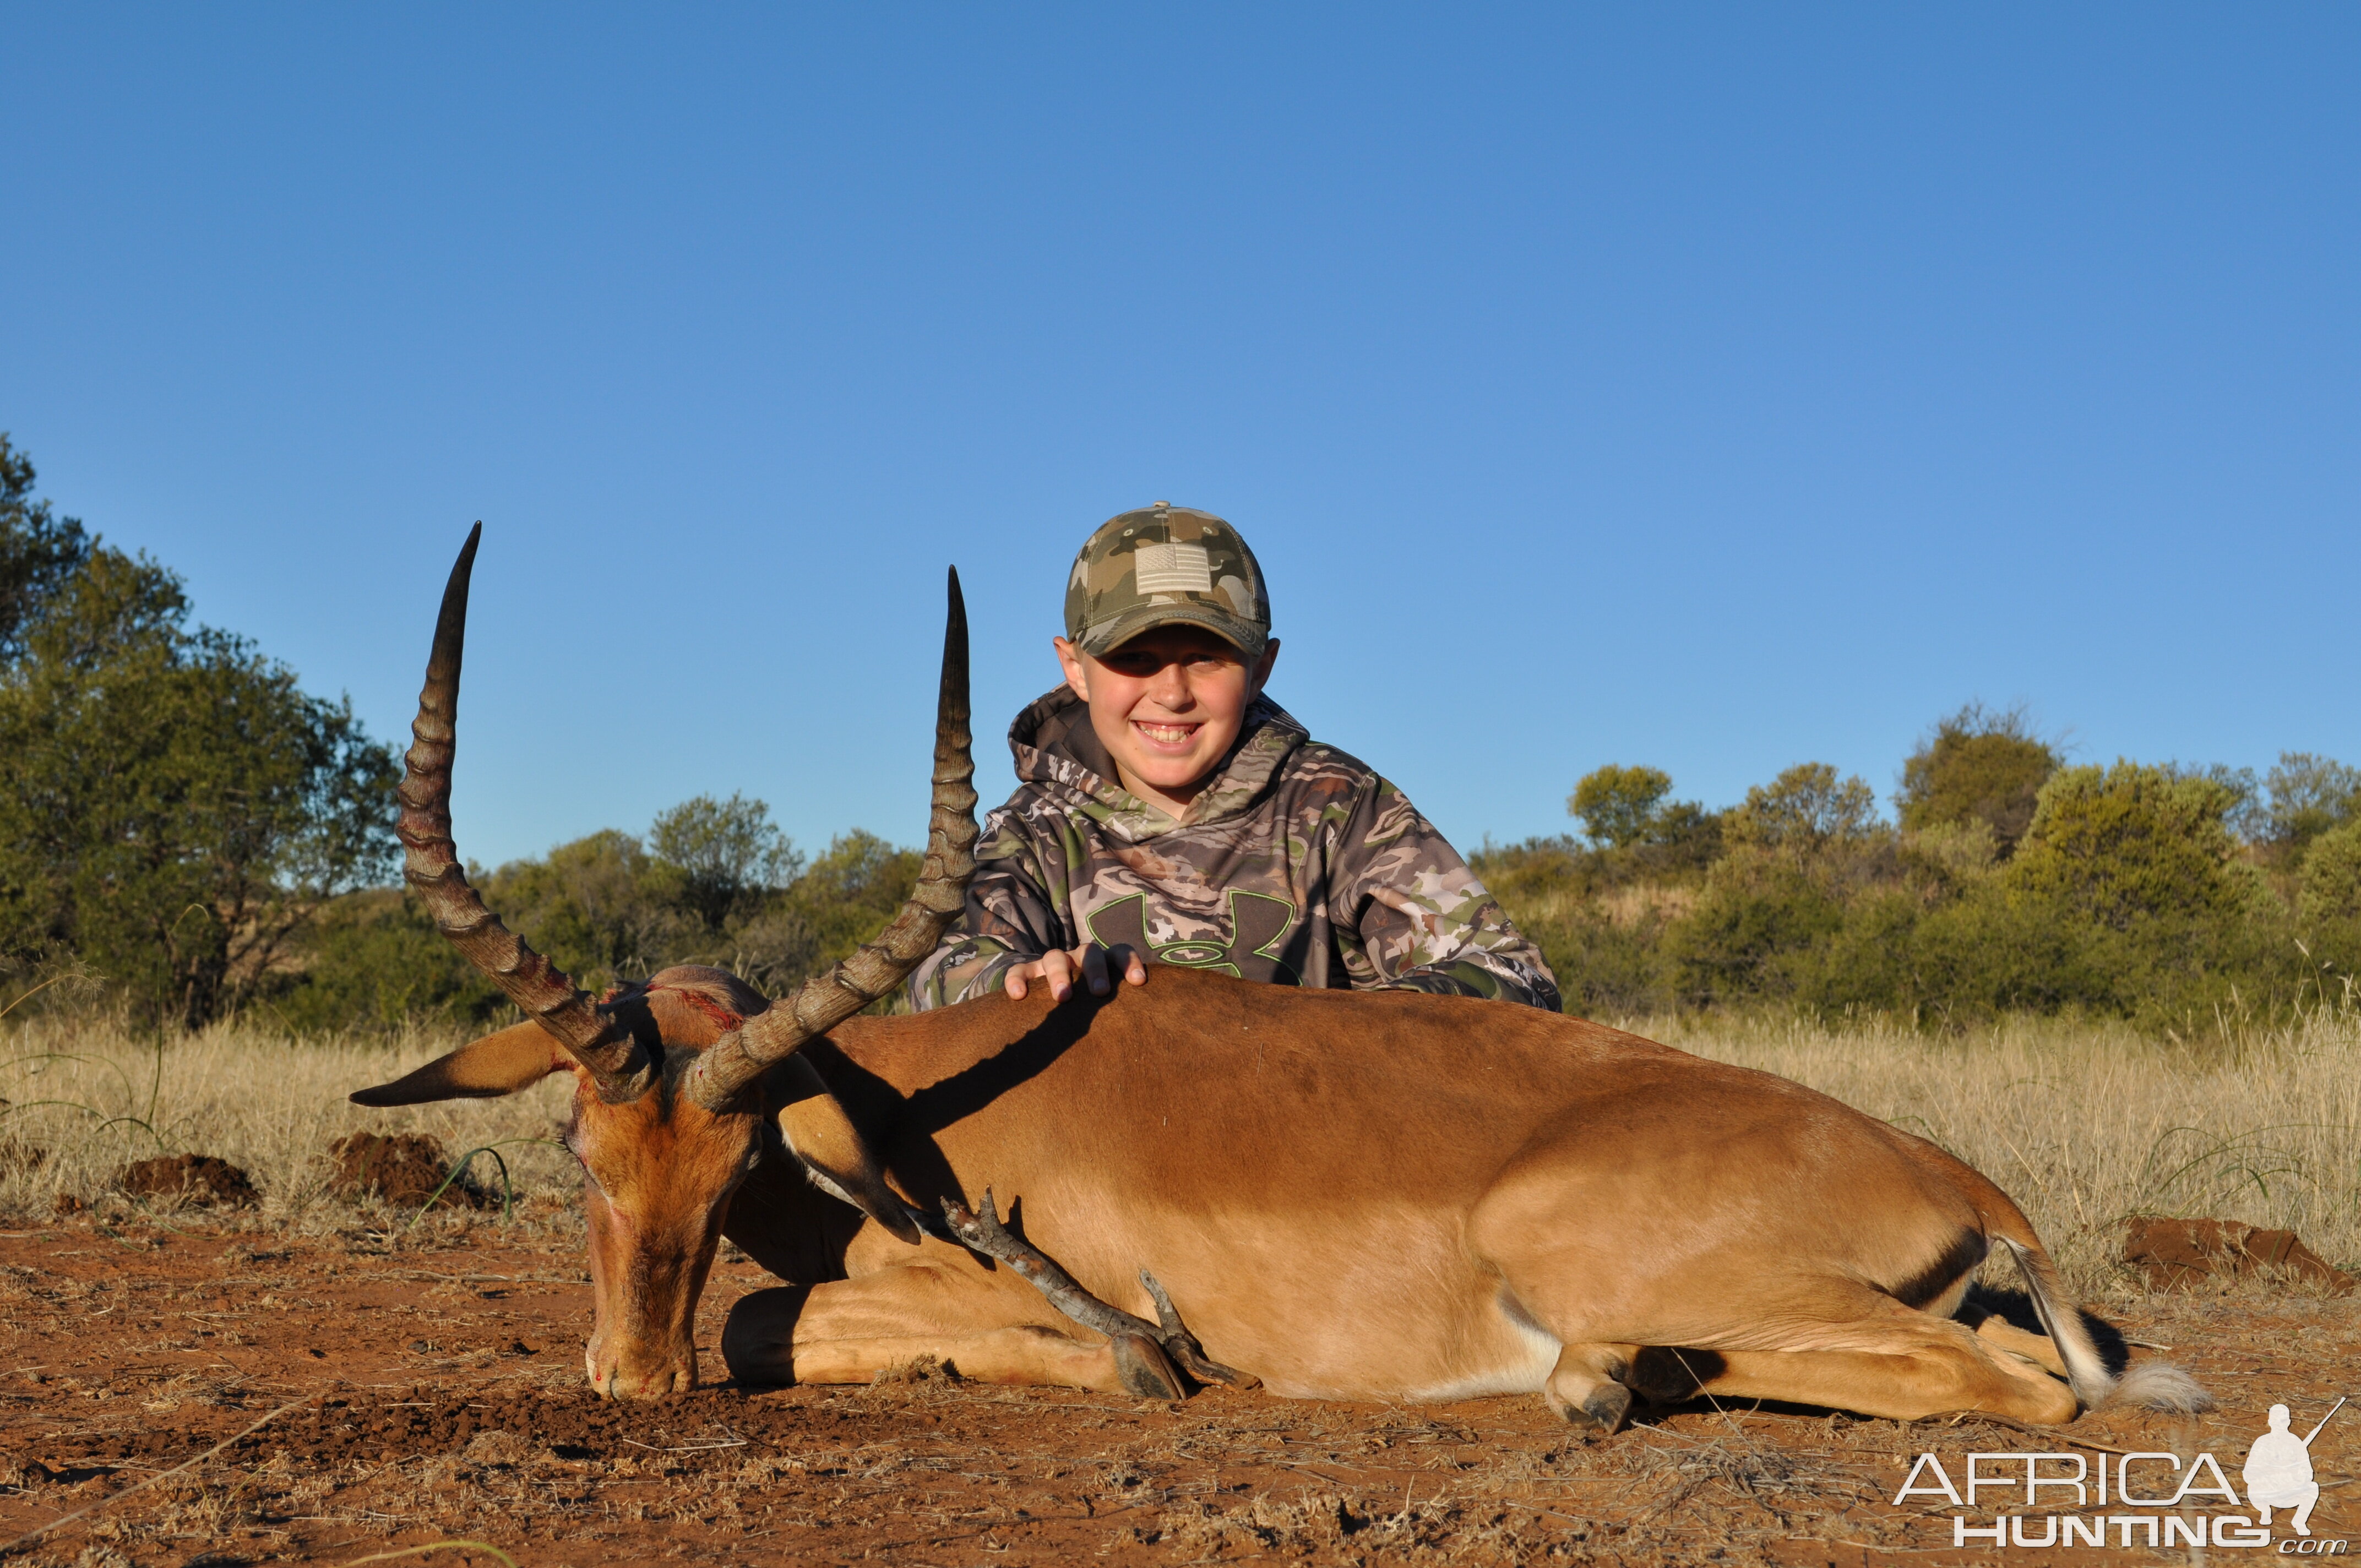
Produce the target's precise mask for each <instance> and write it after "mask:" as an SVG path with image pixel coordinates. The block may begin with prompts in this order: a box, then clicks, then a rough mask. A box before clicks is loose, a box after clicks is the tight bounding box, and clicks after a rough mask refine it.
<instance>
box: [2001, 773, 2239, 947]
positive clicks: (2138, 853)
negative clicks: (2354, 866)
mask: <svg viewBox="0 0 2361 1568" xmlns="http://www.w3.org/2000/svg"><path fill="white" fill-rule="evenodd" d="M2235 804H2236V799H2235V795H2234V794H2233V792H2231V791H2230V790H2229V789H2227V788H2225V787H2224V786H2223V785H2222V784H2218V783H2215V782H2213V781H2212V780H2208V779H2203V778H2192V777H2186V776H2184V777H2178V778H2176V777H2174V776H2173V775H2172V774H2171V773H2168V772H2167V771H2166V770H2164V769H2162V768H2154V767H2143V766H2141V765H2140V764H2138V763H2136V762H2117V763H2116V764H2115V765H2114V767H2112V768H2097V767H2081V768H2067V769H2063V770H2061V771H2060V772H2059V773H2056V774H2054V775H2052V777H2051V778H2050V780H2049V782H2048V784H2044V785H2043V786H2042V788H2041V795H2040V799H2039V802H2038V804H2037V806H2036V807H2035V810H2034V815H2033V821H2032V824H2031V826H2030V827H2029V828H2028V829H2027V830H2026V837H2025V840H2024V842H2023V844H2022V845H2021V846H2020V847H2019V848H2018V850H2017V853H2016V856H2015V860H2014V861H2012V862H2011V864H2010V866H2009V871H2008V880H2009V883H2010V884H2011V885H2012V886H2013V887H2014V888H2015V889H2017V890H2019V891H2022V892H2024V893H2026V894H2032V895H2035V896H2037V897H2047V898H2054V899H2057V900H2059V902H2060V903H2061V904H2062V905H2064V906H2065V907H2067V908H2069V909H2070V910H2072V911H2073V912H2074V913H2076V914H2077V915H2080V916H2082V917H2084V918H2086V919H2089V920H2092V921H2095V922H2096V923H2098V924H2100V925H2103V926H2105V927H2109V928H2111V929H2114V930H2117V931H2127V930H2130V929H2132V928H2133V927H2136V926H2139V925H2142V924H2153V923H2158V922H2164V923H2171V924H2186V923H2190V922H2196V923H2201V924H2202V923H2211V922H2217V921H2223V920H2233V919H2236V918H2238V917H2240V916H2244V915H2246V914H2248V913H2250V912H2252V911H2254V910H2255V908H2256V907H2257V901H2258V900H2259V899H2261V898H2262V897H2264V896H2266V895H2265V894H2264V890H2263V888H2262V884H2261V883H2260V880H2259V879H2258V878H2257V876H2256V875H2255V874H2254V872H2253V869H2252V868H2251V867H2249V866H2247V865H2246V864H2245V863H2244V862H2243V861H2239V860H2238V859H2237V844H2236V843H2235V840H2233V839H2232V838H2231V836H2230V831H2229V828H2228V827H2227V825H2226V823H2225V820H2224V819H2225V817H2227V816H2228V813H2229V811H2230V809H2231V807H2232V806H2235Z"/></svg>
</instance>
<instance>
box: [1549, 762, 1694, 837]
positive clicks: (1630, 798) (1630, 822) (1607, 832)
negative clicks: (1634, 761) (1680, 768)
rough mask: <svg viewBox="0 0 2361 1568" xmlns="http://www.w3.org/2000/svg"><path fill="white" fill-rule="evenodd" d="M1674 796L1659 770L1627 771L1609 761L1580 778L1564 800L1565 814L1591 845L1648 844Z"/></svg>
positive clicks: (1667, 778)
mask: <svg viewBox="0 0 2361 1568" xmlns="http://www.w3.org/2000/svg"><path fill="white" fill-rule="evenodd" d="M1672 793H1673V776H1672V774H1670V773H1665V772H1664V770H1663V769H1661V768H1649V767H1637V768H1626V767H1621V766H1619V765H1618V764H1616V763H1613V762H1609V763H1608V764H1607V765H1606V766H1605V767H1603V768H1593V769H1592V770H1591V771H1590V772H1588V773H1585V774H1583V775H1582V777H1581V779H1580V780H1578V781H1577V782H1576V784H1575V786H1574V794H1572V795H1569V796H1567V797H1566V802H1565V811H1566V815H1567V816H1569V817H1576V818H1578V819H1579V820H1580V821H1581V823H1582V831H1583V835H1584V837H1586V838H1587V839H1589V840H1590V841H1591V842H1592V843H1593V844H1596V845H1600V846H1603V847H1605V848H1608V849H1614V850H1620V849H1623V848H1625V847H1626V846H1628V845H1632V844H1640V843H1645V842H1647V841H1648V840H1649V839H1651V837H1652V836H1653V832H1654V829H1655V828H1656V826H1657V823H1658V819H1659V818H1660V817H1662V815H1663V813H1664V797H1665V796H1666V795H1670V794H1672Z"/></svg>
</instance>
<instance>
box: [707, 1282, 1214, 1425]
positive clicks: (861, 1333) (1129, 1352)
mask: <svg viewBox="0 0 2361 1568" xmlns="http://www.w3.org/2000/svg"><path fill="white" fill-rule="evenodd" d="M1018 1288H1019V1289H1024V1290H1026V1292H1027V1296H1030V1290H1029V1288H1027V1287H1024V1286H1022V1285H1021V1284H1020V1285H1019V1287H1018ZM1027 1304H1028V1303H1027V1302H1026V1301H1024V1300H1022V1299H1017V1300H1014V1301H1012V1300H1011V1299H1008V1298H1007V1297H1006V1296H1005V1295H1004V1293H1003V1292H1002V1291H1000V1290H998V1289H996V1288H994V1286H993V1285H992V1284H990V1283H988V1282H985V1281H983V1280H981V1279H977V1278H973V1277H968V1276H965V1275H964V1274H962V1273H961V1271H959V1270H957V1269H955V1268H945V1267H937V1266H929V1265H924V1264H919V1265H911V1266H906V1267H899V1268H889V1269H884V1270H882V1271H880V1272H879V1273H876V1274H872V1275H865V1276H863V1277H861V1278H859V1279H842V1280H836V1281H832V1282H830V1283H829V1284H826V1285H818V1286H785V1287H780V1288H774V1289H769V1290H757V1291H754V1292H753V1293H752V1294H751V1295H748V1296H744V1297H741V1299H739V1301H738V1303H737V1305H735V1306H734V1307H732V1308H730V1318H729V1321H728V1322H727V1323H726V1324H724V1325H723V1327H722V1331H721V1355H722V1359H723V1360H724V1361H725V1362H727V1363H728V1364H729V1366H730V1375H731V1376H733V1377H735V1378H737V1379H738V1380H739V1381H740V1382H741V1383H757V1384H763V1383H767V1384H783V1383H867V1382H870V1381H872V1380H873V1379H874V1378H875V1377H876V1376H877V1375H878V1374H879V1373H881V1372H884V1371H885V1370H887V1369H888V1368H890V1367H895V1366H902V1365H908V1364H909V1363H910V1362H912V1361H915V1360H917V1359H918V1358H919V1357H921V1356H933V1357H935V1358H936V1359H938V1360H939V1361H941V1362H943V1363H945V1364H946V1365H949V1366H950V1368H951V1369H953V1370H954V1371H956V1372H957V1373H958V1374H959V1375H960V1376H962V1377H966V1378H971V1379H972V1380H974V1381H976V1382H979V1383H1003V1384H1018V1385H1029V1386H1037V1387H1066V1388H1090V1389H1094V1390H1096V1391H1097V1392H1100V1393H1104V1394H1131V1395H1134V1396H1136V1397H1138V1398H1153V1399H1177V1398H1180V1397H1181V1387H1180V1378H1179V1377H1178V1376H1175V1375H1174V1373H1173V1371H1172V1367H1171V1365H1170V1363H1169V1362H1168V1361H1166V1360H1165V1358H1164V1353H1163V1352H1162V1351H1161V1350H1159V1348H1158V1347H1157V1345H1156V1343H1155V1342H1153V1341H1152V1340H1148V1339H1144V1338H1138V1339H1137V1343H1132V1339H1134V1338H1137V1336H1127V1337H1126V1338H1123V1339H1115V1340H1106V1339H1099V1340H1096V1341H1090V1340H1082V1339H1077V1338H1074V1337H1071V1336H1070V1335H1068V1334H1067V1333H1065V1332H1061V1330H1060V1328H1059V1327H1057V1326H1055V1325H1052V1324H1049V1323H1043V1322H1038V1321H1030V1322H1028V1321H1024V1320H1025V1318H1026V1317H1027V1312H1026V1311H1025V1310H1023V1309H1024V1308H1025V1307H1026V1306H1027ZM1030 1305H1032V1306H1033V1307H1035V1308H1036V1309H1038V1307H1039V1306H1040V1305H1041V1303H1040V1302H1039V1299H1038V1297H1036V1298H1032V1300H1031V1302H1030ZM1012 1308H1014V1309H1016V1310H1012Z"/></svg>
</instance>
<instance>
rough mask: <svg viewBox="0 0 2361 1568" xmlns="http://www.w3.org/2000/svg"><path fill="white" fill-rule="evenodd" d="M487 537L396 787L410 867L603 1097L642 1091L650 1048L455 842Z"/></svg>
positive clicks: (432, 900)
mask: <svg viewBox="0 0 2361 1568" xmlns="http://www.w3.org/2000/svg"><path fill="white" fill-rule="evenodd" d="M483 536H484V525H483V524H482V523H480V522H478V524H476V526H475V527H474V528H473V529H471V530H469V531H468V533H467V547H466V548H465V549H463V550H461V551H460V552H459V559H458V562H457V564H456V565H454V566H453V567H452V568H451V580H450V582H449V583H448V584H447V585H446V586H445V587H444V589H443V611H442V614H441V615H440V616H438V617H437V618H436V620H435V622H434V652H432V653H431V654H429V655H428V656H427V660H426V685H425V686H424V688H423V689H422V690H421V691H420V692H419V694H418V718H417V721H416V722H415V723H413V724H412V726H411V727H410V733H411V743H410V752H409V754H408V755H407V756H406V757H404V758H403V759H402V762H403V773H402V780H401V788H400V789H399V790H398V791H397V792H396V794H397V795H398V796H399V797H400V799H401V817H400V820H399V823H398V826H397V827H396V829H395V830H396V832H398V833H399V834H400V835H401V851H402V854H401V874H402V876H403V878H404V879H405V880H407V881H408V882H409V883H410V885H411V886H412V887H414V888H416V889H417V890H418V896H419V900H420V901H421V902H422V903H423V904H424V905H426V911H427V913H428V914H430V915H432V916H434V925H435V928H436V929H438V930H440V931H441V932H442V933H443V935H445V937H448V938H450V939H451V945H452V946H453V947H455V948H458V949H459V951H460V952H461V953H462V954H464V955H465V956H466V958H467V961H468V962H469V963H471V964H474V965H475V966H476V967H477V968H478V969H479V970H483V971H484V973H485V975H486V976H487V977H488V978H489V979H490V981H491V982H492V983H493V984H494V985H497V986H499V987H500V990H501V991H503V992H506V993H507V995H508V999H509V1000H510V1001H511V1002H513V1003H516V1004H517V1006H518V1007H519V1008H521V1009H522V1011H523V1013H524V1015H525V1016H526V1017H528V1018H530V1019H532V1020H533V1022H534V1023H536V1024H538V1025H541V1026H542V1027H543V1028H544V1029H546V1030H547V1031H549V1034H550V1036H551V1037H552V1038H554V1039H555V1040H556V1041H557V1043H558V1044H559V1045H561V1046H563V1047H566V1051H567V1052H568V1053H569V1054H571V1055H572V1056H573V1058H574V1059H575V1060H577V1061H578V1062H580V1063H581V1064H582V1065H583V1066H584V1067H586V1068H588V1069H590V1073H591V1076H592V1077H593V1078H594V1079H596V1080H598V1092H599V1093H600V1094H601V1095H602V1096H604V1097H605V1098H607V1099H609V1100H631V1099H635V1098H637V1097H638V1096H639V1095H641V1094H642V1093H644V1092H645V1091H647V1088H648V1086H649V1085H650V1084H651V1083H653V1081H654V1078H655V1074H654V1068H653V1063H651V1062H650V1061H649V1060H648V1058H647V1053H646V1052H645V1051H643V1050H642V1049H641V1047H640V1046H639V1044H638V1042H636V1041H634V1040H633V1039H632V1038H631V1033H630V1031H629V1030H628V1029H626V1028H625V1027H623V1025H620V1024H619V1023H617V1022H615V1021H614V1020H613V1019H611V1018H609V1017H605V1016H601V1015H600V1014H599V1012H598V1007H597V1006H596V1005H595V1004H594V1003H592V1002H591V1000H590V997H589V996H588V993H587V992H583V991H580V990H578V989H577V987H576V986H575V984H574V982H573V981H571V980H569V979H567V978H566V971H565V970H562V969H559V968H558V967H557V966H556V965H555V964H553V963H551V962H550V961H549V960H548V959H545V958H543V957H542V956H541V955H540V954H539V953H536V952H534V951H533V948H530V947H528V946H527V945H526V944H525V941H524V939H523V938H521V937H519V936H517V935H516V934H515V933H513V932H511V930H510V929H509V928H508V927H505V926H503V925H501V924H500V916H497V915H495V914H493V913H492V912H491V911H490V910H489V909H487V908H485V907H484V901H483V899H482V898H480V897H478V895H477V893H476V890H475V889H474V888H472V887H470V886H468V885H467V870H466V868H465V867H463V866H462V865H461V864H460V863H459V851H458V849H457V847H456V846H455V845H454V844H453V843H452V842H451V758H452V754H453V751H455V749H456V741H457V736H458V728H457V727H458V718H459V661H460V654H461V652H462V648H463V645H464V644H465V642H466V641H467V579H468V576H470V575H471V574H472V573H473V572H474V570H475V566H476V544H477V542H478V541H479V540H480V539H482V538H483Z"/></svg>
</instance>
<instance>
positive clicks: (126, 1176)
mask: <svg viewBox="0 0 2361 1568" xmlns="http://www.w3.org/2000/svg"><path fill="white" fill-rule="evenodd" d="M115 1185H116V1186H118V1187H120V1188H122V1189H123V1190H125V1191H126V1192H128V1193H130V1194H131V1196H133V1197H134V1198H157V1199H162V1200H164V1201H167V1202H174V1203H186V1204H190V1205H192V1206H195V1207H213V1206H224V1207H229V1208H244V1207H246V1206H247V1205H249V1204H252V1203H255V1202H258V1201H259V1199H260V1195H259V1194H258V1193H257V1192H256V1191H255V1190H254V1180H253V1179H252V1178H251V1177H249V1176H247V1174H246V1172H245V1171H243V1170H241V1169H239V1168H237V1167H236V1166H234V1165H232V1164H230V1162H229V1161H227V1160H225V1159H216V1158H214V1157H213V1156H212V1155H209V1154H182V1155H159V1156H157V1157H155V1158H154V1159H143V1160H140V1161H138V1162H137V1164H134V1165H126V1166H125V1167H124V1168H122V1169H121V1170H119V1171H117V1172H116V1173H115Z"/></svg>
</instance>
